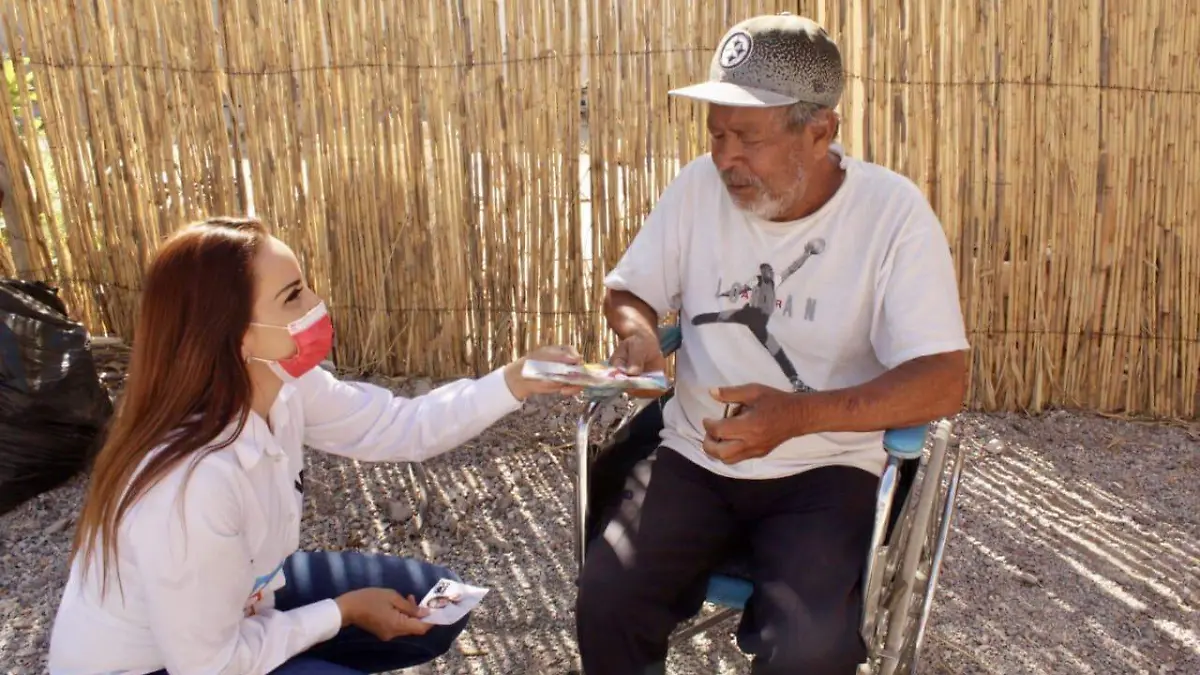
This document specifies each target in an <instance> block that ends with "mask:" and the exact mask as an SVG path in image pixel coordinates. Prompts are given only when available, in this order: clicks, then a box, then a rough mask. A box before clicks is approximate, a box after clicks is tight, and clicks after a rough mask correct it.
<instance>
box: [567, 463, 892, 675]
mask: <svg viewBox="0 0 1200 675" xmlns="http://www.w3.org/2000/svg"><path fill="white" fill-rule="evenodd" d="M877 484H878V479H877V477H876V476H874V475H872V474H870V473H868V472H866V471H862V470H860V469H855V468H851V467H824V468H819V469H813V470H810V471H807V472H804V473H801V474H799V475H796V476H789V477H786V478H779V479H773V480H738V479H731V478H726V477H723V476H720V475H717V474H714V473H712V472H710V471H708V470H707V469H704V468H703V467H700V466H698V465H696V464H694V463H693V462H691V461H690V460H688V459H686V458H684V457H682V456H681V455H679V454H678V453H676V452H674V451H672V450H670V449H667V448H658V449H657V450H655V451H654V452H652V453H650V454H649V456H648V457H646V458H645V459H643V460H641V461H640V462H638V463H637V464H636V465H635V466H634V467H633V469H632V471H631V472H629V473H628V474H627V478H626V479H625V483H624V490H623V492H622V494H620V495H619V497H618V498H617V499H616V500H615V502H614V503H612V504H611V505H610V506H609V507H608V508H607V509H606V510H605V513H604V515H603V516H602V517H601V518H600V519H599V520H598V521H597V523H596V524H595V529H594V530H593V532H594V533H595V536H594V538H593V539H592V540H591V544H590V546H589V549H588V556H587V559H586V562H585V564H584V569H583V572H582V576H581V580H580V592H579V596H578V599H577V603H576V620H577V626H576V627H577V631H578V638H579V648H580V652H581V655H582V661H583V668H584V672H585V674H586V675H634V674H637V675H641V674H644V673H663V672H665V660H666V653H667V639H668V637H669V636H670V634H671V632H672V631H673V630H674V629H675V627H676V626H677V625H678V624H679V623H680V622H682V621H685V620H687V619H688V618H690V617H691V616H693V615H695V614H696V612H698V611H699V609H700V606H701V604H702V603H703V600H704V590H705V586H706V583H707V579H708V577H709V575H710V573H711V572H712V571H713V570H714V568H716V567H718V566H719V565H720V564H721V563H722V562H723V561H725V560H726V559H728V558H729V556H730V554H731V553H732V552H734V551H749V559H748V560H747V564H748V573H749V577H750V578H751V579H752V580H753V583H754V594H753V596H752V597H751V599H750V602H749V604H748V605H747V608H746V612H745V613H744V614H743V616H742V622H741V625H740V626H739V629H738V642H739V646H740V647H741V648H742V649H743V650H744V651H745V652H747V653H749V654H753V655H754V665H753V672H754V673H755V674H756V675H774V674H777V673H778V674H782V673H788V674H789V675H795V674H802V675H853V673H854V672H855V669H856V667H857V665H858V664H859V663H860V662H861V661H863V660H864V659H865V657H866V649H865V646H864V644H863V641H862V639H861V637H860V634H859V626H860V622H861V617H862V594H861V593H862V589H861V580H862V575H863V570H864V566H865V563H866V554H867V548H868V547H869V545H870V539H871V526H872V522H873V518H874V502H875V489H876V486H877Z"/></svg>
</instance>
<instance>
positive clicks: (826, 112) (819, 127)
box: [808, 108, 841, 157]
mask: <svg viewBox="0 0 1200 675" xmlns="http://www.w3.org/2000/svg"><path fill="white" fill-rule="evenodd" d="M840 125H841V119H840V118H839V117H838V114H837V113H835V112H834V111H833V110H830V109H829V108H825V109H823V110H820V111H818V112H817V114H816V115H814V116H813V120H812V122H809V124H808V129H809V133H811V134H812V144H813V156H815V157H824V156H825V155H826V154H828V153H829V145H830V144H831V143H833V141H834V139H836V138H837V134H838V127H839V126H840Z"/></svg>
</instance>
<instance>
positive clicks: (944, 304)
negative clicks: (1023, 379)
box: [871, 187, 970, 370]
mask: <svg viewBox="0 0 1200 675" xmlns="http://www.w3.org/2000/svg"><path fill="white" fill-rule="evenodd" d="M913 189H914V191H916V188H915V187H914V188H913ZM914 199H915V201H916V204H915V205H914V206H913V209H912V211H911V213H910V214H909V216H908V219H907V221H906V222H905V223H904V225H903V227H901V229H900V231H899V233H898V235H897V237H896V240H895V242H894V243H893V244H892V245H891V249H890V250H889V252H888V254H887V255H886V256H885V259H884V265H883V269H882V270H881V271H880V275H879V277H878V279H877V282H876V303H875V317H874V322H873V325H872V327H871V344H872V346H873V347H874V348H875V356H876V358H877V359H879V362H880V363H881V364H883V366H884V367H886V368H888V369H889V370H890V369H892V368H895V367H896V366H899V365H900V364H902V363H904V362H905V361H910V360H912V359H915V358H918V357H921V356H929V355H931V354H938V353H942V352H952V351H959V350H965V349H968V348H969V346H970V345H969V344H968V342H967V336H966V329H965V327H964V326H963V317H962V307H961V305H960V304H959V299H958V281H957V277H956V276H955V272H954V262H953V260H952V259H951V257H950V244H949V242H948V241H947V240H946V233H945V232H944V231H942V225H941V223H940V222H938V218H937V215H936V214H935V213H934V212H933V209H932V208H930V206H929V203H928V202H927V201H926V200H925V198H924V196H923V195H920V194H919V193H918V194H917V195H916V196H915V197H914Z"/></svg>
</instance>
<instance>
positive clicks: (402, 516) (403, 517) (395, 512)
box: [388, 502, 413, 523]
mask: <svg viewBox="0 0 1200 675" xmlns="http://www.w3.org/2000/svg"><path fill="white" fill-rule="evenodd" d="M388 517H389V518H391V520H392V522H393V523H403V522H406V521H407V520H408V519H409V518H412V517H413V510H412V507H411V506H409V505H408V502H391V503H390V504H388Z"/></svg>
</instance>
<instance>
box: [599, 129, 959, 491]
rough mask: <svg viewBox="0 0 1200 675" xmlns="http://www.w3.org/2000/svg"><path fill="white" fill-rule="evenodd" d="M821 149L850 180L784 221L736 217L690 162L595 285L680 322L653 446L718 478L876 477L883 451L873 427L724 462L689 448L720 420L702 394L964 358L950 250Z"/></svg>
mask: <svg viewBox="0 0 1200 675" xmlns="http://www.w3.org/2000/svg"><path fill="white" fill-rule="evenodd" d="M833 150H834V152H835V153H837V154H838V155H839V156H840V157H841V165H842V167H843V168H844V169H845V171H846V175H845V180H844V181H843V183H842V185H841V187H840V188H839V189H838V191H837V192H836V193H835V194H834V196H833V197H832V198H831V199H830V200H829V201H828V202H827V203H826V204H825V205H824V206H822V207H821V208H820V209H818V210H817V211H816V212H815V213H813V214H812V215H810V216H807V217H805V218H803V219H800V220H796V221H793V222H786V223H775V222H770V221H766V220H762V219H759V218H757V217H755V216H753V215H752V214H750V213H748V212H746V211H743V210H741V209H739V208H738V207H737V206H736V205H735V204H734V202H733V200H732V198H731V197H730V196H729V193H728V191H727V190H726V188H725V186H724V184H723V183H722V182H721V179H720V174H719V173H718V171H717V168H716V166H715V164H714V163H713V161H712V158H711V157H710V156H708V155H705V156H703V157H700V158H698V159H696V160H694V161H692V162H691V163H689V164H688V165H687V166H685V167H684V168H683V170H682V171H681V172H680V173H679V175H678V177H676V179H675V180H674V181H673V182H672V183H671V184H670V185H669V186H668V187H667V189H666V190H665V191H664V192H663V195H662V197H661V199H660V201H659V202H658V204H657V205H656V206H655V208H654V210H653V211H652V212H651V213H650V216H649V217H648V218H647V220H646V222H645V223H644V224H643V226H642V229H641V230H640V231H639V233H638V234H637V236H636V237H635V238H634V240H633V242H632V243H631V244H630V246H629V249H628V250H627V251H626V252H625V254H624V256H623V257H622V258H621V260H620V261H619V262H618V264H617V266H616V268H615V269H613V270H612V271H611V272H610V273H609V275H608V276H607V278H606V279H605V284H606V285H607V286H608V287H609V288H612V289H616V290H624V291H628V292H630V293H633V294H634V295H636V296H638V297H639V298H641V299H642V300H644V301H645V302H646V303H647V304H649V305H650V306H651V307H653V308H654V310H655V311H656V312H657V313H658V315H659V317H660V318H662V317H664V316H666V315H667V314H668V313H670V312H679V316H680V326H681V328H682V331H683V346H682V348H681V350H680V351H679V353H678V355H677V360H676V382H675V396H674V398H672V399H671V400H670V401H669V402H668V403H667V405H666V407H665V409H664V417H665V424H666V428H665V429H664V431H663V435H662V438H663V444H664V445H665V446H667V447H670V448H672V449H674V450H676V451H678V452H680V453H681V454H683V455H684V456H685V457H688V458H689V459H691V460H692V461H694V462H696V463H697V464H700V465H701V466H704V467H706V468H708V469H709V470H711V471H714V472H716V473H719V474H722V475H725V476H730V477H734V478H759V479H761V478H774V477H780V476H786V475H791V474H796V473H799V472H801V471H804V470H807V469H811V468H814V467H819V466H825V465H833V464H839V465H848V466H855V467H860V468H863V469H865V470H867V471H871V472H873V473H876V474H878V473H879V472H881V471H882V467H883V463H884V460H885V453H884V452H883V445H882V438H883V430H880V431H879V432H872V433H857V432H838V433H823V434H814V435H808V436H802V437H798V438H793V439H791V440H788V441H786V442H785V443H783V444H782V445H780V446H779V447H778V448H776V449H775V450H774V451H773V452H771V453H770V454H768V455H766V456H764V457H761V458H757V459H750V460H746V461H743V462H739V463H737V464H733V465H726V464H724V463H722V462H720V461H718V460H716V459H714V458H712V457H710V456H709V455H707V454H706V453H704V451H703V450H702V449H701V444H702V443H703V440H704V436H705V433H704V427H703V424H702V420H704V419H705V418H710V419H720V418H721V417H722V416H723V415H724V404H722V403H719V402H717V401H715V400H714V399H713V398H712V397H711V396H710V394H709V390H710V389H711V388H712V387H719V386H728V385H740V384H749V383H759V384H764V385H768V386H771V387H775V388H778V389H783V390H787V391H793V390H800V391H806V390H810V389H811V390H817V391H824V390H830V389H840V388H845V387H852V386H855V385H858V384H862V383H865V382H867V381H870V380H872V379H874V378H876V377H878V376H879V375H882V374H883V373H884V372H886V371H887V370H889V369H891V368H895V367H896V366H898V365H900V364H901V363H904V362H905V361H908V360H910V359H913V358H917V357H920V356H926V355H929V354H935V353H939V352H947V351H955V350H963V349H967V348H968V343H967V339H966V334H965V329H964V326H963V319H962V312H961V309H960V307H959V298H958V286H957V281H956V277H955V273H954V265H953V263H952V261H951V258H950V248H949V244H948V243H947V240H946V236H945V233H944V232H943V231H942V228H941V225H940V223H939V222H938V219H937V216H936V215H935V214H934V212H933V210H932V208H931V207H930V206H929V203H928V202H927V201H926V199H925V197H924V195H922V194H921V192H920V190H919V189H918V188H917V187H916V186H915V185H914V184H913V183H912V182H911V181H909V180H908V179H907V178H904V177H903V176H901V175H899V174H896V173H894V172H892V171H890V170H888V169H886V168H884V167H882V166H878V165H875V164H870V163H867V162H863V161H860V160H857V159H853V158H850V157H846V156H845V154H844V151H843V150H842V149H841V147H839V146H837V145H834V146H833ZM793 375H794V376H795V377H794V378H793V377H792V376H793Z"/></svg>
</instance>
